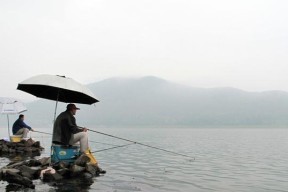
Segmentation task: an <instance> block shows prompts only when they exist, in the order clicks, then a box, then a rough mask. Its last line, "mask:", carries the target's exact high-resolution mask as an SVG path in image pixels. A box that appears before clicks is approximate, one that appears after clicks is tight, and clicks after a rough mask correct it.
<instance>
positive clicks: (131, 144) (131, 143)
mask: <svg viewBox="0 0 288 192" xmlns="http://www.w3.org/2000/svg"><path fill="white" fill-rule="evenodd" d="M133 144H136V143H128V144H126V145H118V146H116V147H110V148H107V149H101V150H97V151H93V152H91V153H97V152H101V151H107V150H110V149H115V148H120V147H126V146H128V145H133Z"/></svg>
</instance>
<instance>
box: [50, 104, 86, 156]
mask: <svg viewBox="0 0 288 192" xmlns="http://www.w3.org/2000/svg"><path fill="white" fill-rule="evenodd" d="M77 110H79V108H77V107H76V106H75V105H74V104H72V103H70V104H68V105H67V107H66V111H64V112H62V113H60V115H58V117H57V118H56V120H55V122H54V127H53V137H52V142H53V143H54V144H61V145H73V144H75V143H77V142H78V141H79V142H80V151H81V152H85V150H87V149H88V135H87V128H79V127H78V126H77V124H76V119H75V117H74V115H75V114H76V111H77Z"/></svg>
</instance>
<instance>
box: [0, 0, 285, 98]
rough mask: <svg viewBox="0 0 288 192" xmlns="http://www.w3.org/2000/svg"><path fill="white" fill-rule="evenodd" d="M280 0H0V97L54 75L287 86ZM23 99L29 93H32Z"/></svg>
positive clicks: (253, 88)
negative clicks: (29, 81)
mask: <svg viewBox="0 0 288 192" xmlns="http://www.w3.org/2000/svg"><path fill="white" fill-rule="evenodd" d="M287 7H288V1H286V0H282V1H281V0H241V1H236V0H234V1H233V0H201V1H199V0H197V1H196V0H195V1H193V0H187V1H184V0H142V1H140V0H101V1H100V0H78V1H75V0H49V1H41V0H25V1H23V0H0V63H1V71H0V79H1V82H0V87H1V95H0V96H13V97H16V98H23V99H24V98H29V96H28V94H25V93H23V92H21V91H19V90H16V87H17V85H18V83H20V82H21V81H23V80H25V79H27V78H29V77H31V76H34V75H38V74H55V75H56V74H58V75H66V76H68V77H71V78H73V79H75V80H77V81H79V82H80V83H83V84H88V83H91V82H95V81H100V80H103V79H105V78H110V77H115V76H117V77H119V76H120V77H138V76H146V75H154V76H157V77H161V78H164V79H167V80H170V81H175V82H178V83H183V84H187V85H191V86H193V87H223V86H225V87H227V86H229V87H235V88H239V89H242V90H246V91H265V90H284V91H288V25H287V21H288V11H287ZM31 98H35V97H32V96H31Z"/></svg>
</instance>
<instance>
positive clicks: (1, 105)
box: [0, 97, 27, 136]
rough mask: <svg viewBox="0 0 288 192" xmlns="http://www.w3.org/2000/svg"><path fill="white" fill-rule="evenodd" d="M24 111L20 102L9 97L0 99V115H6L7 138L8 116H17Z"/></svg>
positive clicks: (23, 106) (24, 108) (25, 109)
mask: <svg viewBox="0 0 288 192" xmlns="http://www.w3.org/2000/svg"><path fill="white" fill-rule="evenodd" d="M24 111H27V108H26V107H25V105H24V104H23V103H22V102H21V101H19V100H17V99H15V98H11V97H0V114H6V115H7V121H8V135H9V136H10V126H9V114H18V113H22V112H24Z"/></svg>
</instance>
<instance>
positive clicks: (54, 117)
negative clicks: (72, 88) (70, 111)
mask: <svg viewBox="0 0 288 192" xmlns="http://www.w3.org/2000/svg"><path fill="white" fill-rule="evenodd" d="M59 92H60V89H58V93H57V100H56V106H55V111H54V121H53V123H54V122H55V120H56V111H57V105H58V99H59Z"/></svg>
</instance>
